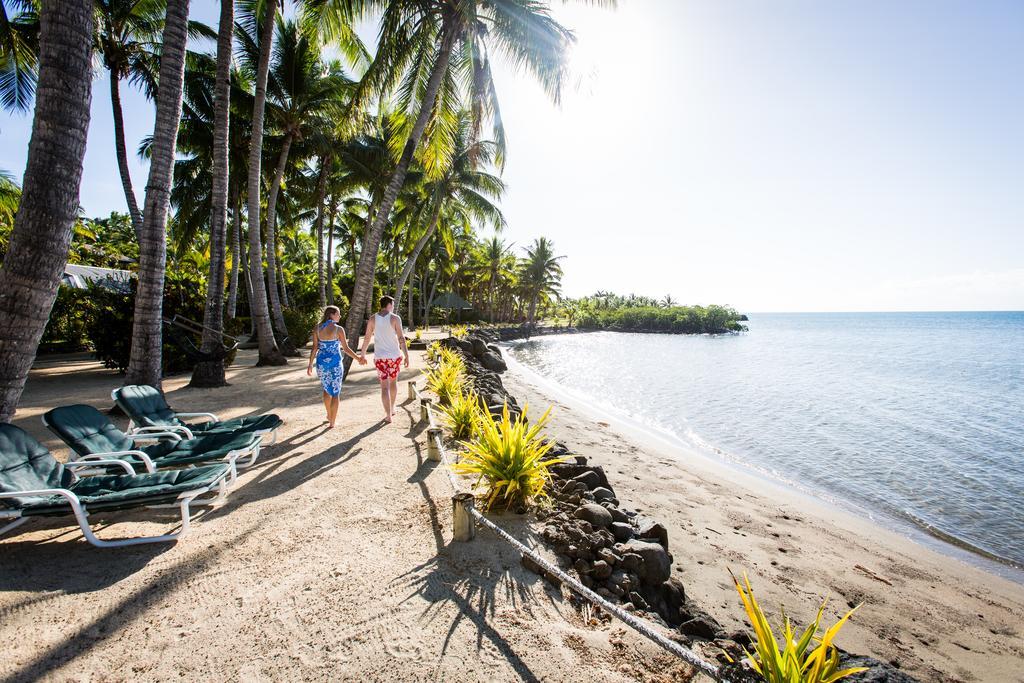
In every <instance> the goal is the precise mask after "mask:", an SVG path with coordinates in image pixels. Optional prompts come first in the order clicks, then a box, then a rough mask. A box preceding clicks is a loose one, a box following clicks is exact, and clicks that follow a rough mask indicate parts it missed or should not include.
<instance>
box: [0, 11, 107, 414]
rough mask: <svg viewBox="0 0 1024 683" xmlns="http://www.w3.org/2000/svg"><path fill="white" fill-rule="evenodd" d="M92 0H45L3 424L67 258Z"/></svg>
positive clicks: (3, 352)
mask: <svg viewBox="0 0 1024 683" xmlns="http://www.w3.org/2000/svg"><path fill="white" fill-rule="evenodd" d="M92 30H93V15H92V2H91V0H62V1H61V2H47V3H44V4H43V6H42V10H41V16H40V32H39V81H38V84H37V90H36V93H37V94H36V108H35V117H34V118H33V121H32V138H31V141H30V142H29V146H28V161H27V163H26V165H25V175H24V177H23V191H22V197H21V204H20V206H19V207H18V213H17V216H16V217H15V219H14V230H13V232H12V234H11V243H10V249H9V251H8V252H7V255H6V257H5V258H4V263H3V268H0V293H2V294H0V422H9V421H10V420H11V417H13V415H14V411H15V410H16V409H17V406H18V400H19V399H20V398H21V392H22V390H23V389H24V388H25V379H26V378H27V377H28V371H29V368H31V367H32V362H33V360H34V359H35V354H36V349H37V348H38V346H39V340H40V339H41V338H42V336H43V330H44V329H45V328H46V322H47V319H48V318H49V314H50V309H51V308H52V307H53V300H54V298H56V296H57V286H58V285H59V283H60V278H61V274H62V273H63V271H64V265H65V263H66V262H67V254H68V246H69V245H70V243H71V229H72V226H73V224H74V221H75V214H76V212H77V210H78V191H79V185H80V183H81V180H82V160H83V159H84V157H85V141H86V135H87V133H88V130H89V106H90V103H91V99H92V87H91V86H92V79H91V73H90V70H91V66H92Z"/></svg>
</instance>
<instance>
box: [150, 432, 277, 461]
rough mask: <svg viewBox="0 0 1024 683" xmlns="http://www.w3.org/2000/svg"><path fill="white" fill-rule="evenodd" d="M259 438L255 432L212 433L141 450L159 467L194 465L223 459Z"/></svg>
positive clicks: (166, 442)
mask: <svg viewBox="0 0 1024 683" xmlns="http://www.w3.org/2000/svg"><path fill="white" fill-rule="evenodd" d="M258 440H259V437H258V436H257V435H255V434H210V435H209V436H205V435H204V436H199V437H196V438H194V439H186V440H184V441H178V442H176V443H175V442H173V441H161V442H160V443H155V444H152V445H151V446H145V447H143V448H142V449H141V450H142V451H143V452H144V453H145V454H146V455H148V456H149V457H150V458H151V459H152V460H153V463H154V464H155V465H156V466H157V467H171V466H184V465H192V464H195V463H200V462H211V461H214V460H222V459H223V458H224V457H225V456H226V455H227V454H228V453H230V452H231V451H237V450H244V449H248V448H251V447H252V446H253V445H255V443H256V442H257V441H258Z"/></svg>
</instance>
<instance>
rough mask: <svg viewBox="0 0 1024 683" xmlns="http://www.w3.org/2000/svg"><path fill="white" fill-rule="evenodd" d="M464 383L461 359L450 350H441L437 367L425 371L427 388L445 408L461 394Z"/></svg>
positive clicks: (464, 369)
mask: <svg viewBox="0 0 1024 683" xmlns="http://www.w3.org/2000/svg"><path fill="white" fill-rule="evenodd" d="M446 354H447V355H446ZM465 383H466V366H465V364H464V363H463V361H462V358H460V357H459V356H458V355H457V354H455V353H454V352H452V351H451V350H450V349H441V353H440V356H439V360H438V363H437V365H435V366H434V367H432V368H430V369H429V370H427V388H428V389H430V390H431V391H432V392H434V393H435V394H437V399H438V401H439V402H440V404H441V405H442V406H447V405H451V403H452V401H453V400H454V399H455V398H456V397H457V396H459V395H461V394H462V388H463V386H464V385H465Z"/></svg>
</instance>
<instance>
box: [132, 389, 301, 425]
mask: <svg viewBox="0 0 1024 683" xmlns="http://www.w3.org/2000/svg"><path fill="white" fill-rule="evenodd" d="M114 400H115V401H116V402H117V405H119V406H120V407H121V409H122V410H123V411H124V412H126V413H127V414H128V415H129V416H130V417H131V418H132V420H134V421H135V422H137V423H139V425H140V426H143V427H171V426H174V427H179V426H185V427H188V428H189V429H190V430H191V431H192V432H193V433H197V432H202V433H203V434H225V433H228V432H258V431H264V430H268V429H277V428H278V427H280V426H281V425H282V424H283V422H282V420H281V418H279V417H278V416H277V415H274V414H273V413H270V414H267V415H253V416H251V417H238V418H233V419H231V420H223V421H221V422H188V423H185V422H182V421H181V420H179V419H178V416H177V414H176V413H175V412H174V411H173V410H171V407H170V406H169V405H167V401H166V400H165V399H164V396H163V394H161V393H160V392H159V391H157V390H156V389H155V388H154V387H151V386H149V385H146V384H130V385H127V386H123V387H121V388H120V389H117V390H116V391H115V392H114Z"/></svg>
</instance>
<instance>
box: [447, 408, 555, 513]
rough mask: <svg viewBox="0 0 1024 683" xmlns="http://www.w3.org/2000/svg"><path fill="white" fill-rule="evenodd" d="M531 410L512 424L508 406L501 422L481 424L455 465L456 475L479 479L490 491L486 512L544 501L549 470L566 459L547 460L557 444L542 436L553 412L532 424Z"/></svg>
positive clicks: (487, 496)
mask: <svg viewBox="0 0 1024 683" xmlns="http://www.w3.org/2000/svg"><path fill="white" fill-rule="evenodd" d="M528 409H529V406H524V407H523V412H522V413H521V414H520V415H518V416H516V419H515V420H512V419H511V417H510V414H509V410H508V404H507V403H506V404H505V405H504V407H503V408H502V411H501V419H500V420H492V419H490V416H489V415H488V416H486V417H487V419H481V420H479V421H478V423H477V424H478V429H479V433H478V434H477V436H476V438H474V439H472V440H469V441H464V442H463V445H464V446H465V447H466V450H467V452H466V453H465V454H464V455H463V457H462V460H461V461H460V462H458V463H456V464H455V465H454V468H455V471H456V472H460V473H463V474H475V475H477V481H476V484H477V485H478V484H479V483H480V482H481V481H483V482H484V484H485V485H486V487H487V491H486V493H485V494H484V506H485V508H486V509H494V508H495V507H496V506H501V507H504V508H507V509H519V508H521V507H523V506H526V505H530V504H532V503H534V502H536V501H537V500H538V499H541V498H543V497H545V496H546V495H547V494H545V492H544V485H545V484H546V483H547V482H548V481H549V480H550V479H551V473H550V471H549V468H550V467H551V466H552V465H554V464H556V463H559V462H563V461H564V460H565V458H548V457H546V456H547V454H548V452H549V451H550V450H551V447H552V446H553V445H554V442H552V441H550V440H549V439H547V438H545V437H544V436H543V435H542V431H543V429H544V425H545V424H547V421H548V419H549V418H550V416H551V408H548V409H547V411H545V413H544V415H542V416H541V418H540V419H539V420H537V421H536V422H534V423H533V424H530V423H529V421H528V420H527V418H526V412H527V410H528Z"/></svg>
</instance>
